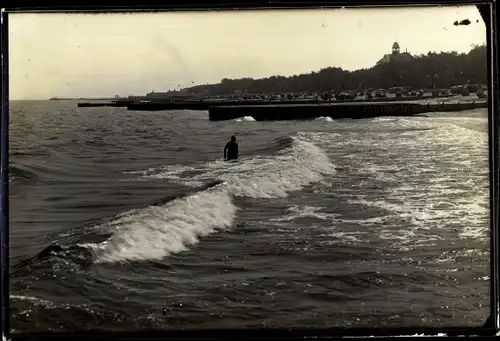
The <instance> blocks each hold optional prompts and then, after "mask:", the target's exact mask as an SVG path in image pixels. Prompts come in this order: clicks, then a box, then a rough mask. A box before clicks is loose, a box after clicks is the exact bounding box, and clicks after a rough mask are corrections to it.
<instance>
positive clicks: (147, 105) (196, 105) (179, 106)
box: [78, 96, 419, 111]
mask: <svg viewBox="0 0 500 341" xmlns="http://www.w3.org/2000/svg"><path fill="white" fill-rule="evenodd" d="M418 99H419V98H417V97H416V96H413V97H404V98H386V97H383V98H382V97H380V98H372V99H367V100H365V99H344V100H332V101H324V100H318V99H291V100H259V99H252V100H219V101H214V100H208V101H205V100H200V101H166V100H151V101H144V100H141V101H139V100H120V101H112V102H104V103H103V102H93V103H89V102H84V103H78V107H127V109H128V110H135V111H163V110H165V111H166V110H202V111H206V110H208V109H209V108H210V107H213V106H231V105H239V106H242V105H243V106H244V105H268V104H280V105H288V104H324V103H365V102H397V101H412V100H418Z"/></svg>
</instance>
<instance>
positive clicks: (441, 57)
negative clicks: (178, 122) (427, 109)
mask: <svg viewBox="0 0 500 341" xmlns="http://www.w3.org/2000/svg"><path fill="white" fill-rule="evenodd" d="M486 53H487V52H486V46H484V45H482V46H474V47H473V48H472V50H471V51H470V52H469V53H457V52H441V53H435V52H429V53H428V54H427V55H419V56H413V58H411V59H409V60H406V59H405V60H391V61H389V62H387V63H381V64H377V65H375V66H373V67H371V68H368V69H361V70H356V71H346V70H343V69H342V68H339V67H328V68H324V69H321V70H319V71H313V72H310V73H307V74H300V75H293V76H290V77H284V76H272V77H268V78H261V79H252V78H241V79H227V78H224V79H222V80H221V82H220V83H218V84H211V85H199V86H194V87H191V88H188V89H186V90H188V91H190V92H193V93H204V94H206V95H209V96H214V95H229V94H232V93H234V92H235V91H241V92H247V93H283V92H294V93H298V92H323V91H342V90H354V89H358V88H359V89H366V88H373V89H380V88H383V89H387V88H391V87H401V86H411V87H414V88H417V89H432V88H449V87H451V86H454V85H462V84H486V83H487V54H486Z"/></svg>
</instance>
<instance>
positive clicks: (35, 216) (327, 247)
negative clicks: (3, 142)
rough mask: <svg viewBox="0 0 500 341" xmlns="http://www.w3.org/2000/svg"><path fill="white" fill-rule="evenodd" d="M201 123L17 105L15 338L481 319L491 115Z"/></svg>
mask: <svg viewBox="0 0 500 341" xmlns="http://www.w3.org/2000/svg"><path fill="white" fill-rule="evenodd" d="M207 116H208V115H207V113H206V112H196V111H173V112H135V111H127V110H126V109H124V108H76V102H74V101H32V102H31V101H22V102H12V103H11V125H10V148H11V149H10V155H11V159H10V166H9V168H10V192H11V195H10V214H11V216H10V223H11V225H10V236H11V244H10V245H11V249H10V257H11V293H10V299H11V302H10V304H11V315H10V316H11V328H12V329H13V332H36V331H38V332H40V331H47V330H52V331H60V332H64V331H78V330H89V329H94V330H108V331H129V330H133V329H148V328H162V329H200V328H201V329H203V328H262V327H271V328H273V327H283V328H289V327H317V328H320V327H403V326H407V327H410V326H414V327H417V326H427V327H432V326H434V327H450V326H456V327H458V326H480V325H482V324H484V322H485V321H486V318H487V317H488V315H489V219H488V214H489V207H488V206H489V203H488V197H489V194H488V144H487V137H488V133H487V110H486V109H479V110H474V111H469V112H460V113H439V114H437V113H436V114H429V117H413V118H376V119H367V120H332V119H330V118H318V119H316V120H312V121H296V122H255V121H254V120H253V119H252V118H251V117H243V118H240V119H237V120H234V121H225V122H209V121H208V117H207ZM233 134H234V135H236V136H237V138H238V142H239V147H240V160H239V161H238V162H224V161H223V159H222V157H223V148H224V145H225V143H226V142H227V140H228V139H229V137H230V136H231V135H233Z"/></svg>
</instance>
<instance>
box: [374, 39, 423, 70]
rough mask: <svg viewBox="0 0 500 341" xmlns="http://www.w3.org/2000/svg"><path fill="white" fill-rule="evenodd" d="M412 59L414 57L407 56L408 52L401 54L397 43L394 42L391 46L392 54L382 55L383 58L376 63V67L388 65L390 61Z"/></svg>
mask: <svg viewBox="0 0 500 341" xmlns="http://www.w3.org/2000/svg"><path fill="white" fill-rule="evenodd" d="M414 58H415V57H413V56H412V55H411V54H409V53H408V51H405V52H402V53H401V51H400V46H399V43H398V42H397V41H396V42H394V44H392V52H391V53H388V54H386V55H384V57H382V59H380V60H379V61H378V62H377V65H380V64H385V63H389V62H391V61H398V60H411V59H414Z"/></svg>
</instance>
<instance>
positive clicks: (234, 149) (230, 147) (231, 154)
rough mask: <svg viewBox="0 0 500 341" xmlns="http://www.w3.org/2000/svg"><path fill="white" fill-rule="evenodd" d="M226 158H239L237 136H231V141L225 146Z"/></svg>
mask: <svg viewBox="0 0 500 341" xmlns="http://www.w3.org/2000/svg"><path fill="white" fill-rule="evenodd" d="M226 151H227V153H226ZM224 160H226V161H229V160H238V143H236V137H235V136H231V141H229V142H228V143H226V146H225V147H224Z"/></svg>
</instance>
